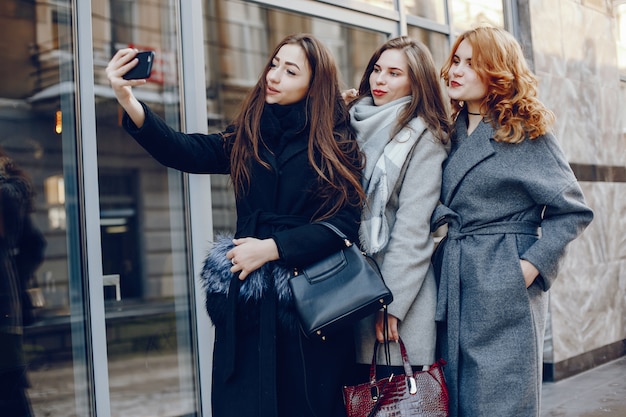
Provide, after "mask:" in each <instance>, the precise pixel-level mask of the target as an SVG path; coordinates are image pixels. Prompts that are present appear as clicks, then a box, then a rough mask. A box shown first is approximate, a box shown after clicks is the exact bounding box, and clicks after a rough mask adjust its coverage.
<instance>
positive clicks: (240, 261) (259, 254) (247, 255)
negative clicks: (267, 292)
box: [226, 237, 279, 281]
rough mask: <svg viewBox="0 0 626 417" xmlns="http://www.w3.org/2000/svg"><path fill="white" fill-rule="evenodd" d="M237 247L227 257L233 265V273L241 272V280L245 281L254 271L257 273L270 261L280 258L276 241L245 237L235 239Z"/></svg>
mask: <svg viewBox="0 0 626 417" xmlns="http://www.w3.org/2000/svg"><path fill="white" fill-rule="evenodd" d="M233 243H234V244H235V247H234V248H232V249H231V250H229V251H228V252H227V253H226V257H227V258H228V259H230V261H231V263H232V264H233V266H232V268H230V270H231V272H233V273H235V272H239V279H240V280H241V281H243V280H245V279H246V277H247V276H248V275H249V274H250V273H251V272H253V271H256V270H257V269H259V268H260V267H262V266H263V265H264V264H265V263H267V262H269V261H275V260H277V259H278V258H279V255H278V247H277V246H276V242H274V239H271V238H269V239H256V238H252V237H244V238H241V239H233Z"/></svg>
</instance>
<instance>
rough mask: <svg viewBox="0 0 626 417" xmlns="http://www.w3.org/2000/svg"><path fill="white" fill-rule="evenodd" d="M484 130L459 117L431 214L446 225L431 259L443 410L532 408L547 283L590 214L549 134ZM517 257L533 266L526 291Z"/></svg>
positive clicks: (525, 414) (484, 415) (500, 412)
mask: <svg viewBox="0 0 626 417" xmlns="http://www.w3.org/2000/svg"><path fill="white" fill-rule="evenodd" d="M493 135H494V130H493V128H492V127H491V125H490V124H489V123H487V122H484V121H483V122H481V123H480V124H479V125H478V127H477V128H476V130H475V131H474V132H473V133H472V134H471V136H469V137H467V128H466V117H465V115H464V114H461V115H460V116H459V117H458V119H457V122H456V136H455V138H454V139H455V140H454V141H453V148H452V152H451V154H450V157H449V158H448V160H447V161H446V163H445V164H444V171H443V183H442V193H441V201H442V205H440V206H439V207H438V208H437V210H436V211H435V213H434V214H433V228H434V227H437V226H439V225H441V224H443V223H447V224H448V235H447V237H446V238H445V239H444V241H443V242H442V243H441V245H440V246H439V247H438V248H437V251H436V253H435V257H434V261H435V262H434V264H435V268H436V270H437V274H438V277H439V281H440V286H439V294H438V302H437V320H438V321H439V322H440V323H441V327H440V330H441V333H440V338H441V342H442V356H443V358H444V359H445V360H446V361H448V364H447V366H446V367H445V368H444V370H445V374H446V380H447V383H448V387H449V389H450V416H451V417H455V416H481V417H489V416H493V417H502V416H516V417H530V416H539V408H540V398H541V379H542V375H541V372H542V346H543V336H544V330H545V321H546V314H547V301H548V297H547V290H548V289H549V288H550V286H551V285H552V283H553V282H554V280H555V278H556V276H557V272H558V264H559V261H560V260H561V259H562V257H563V255H564V252H565V249H566V246H567V244H568V243H569V242H570V241H572V240H573V239H574V238H576V237H577V236H578V235H579V234H580V233H581V232H582V231H583V229H584V228H585V227H586V226H587V225H588V224H589V223H590V222H591V220H592V217H593V213H592V211H591V210H590V209H589V208H588V207H587V206H586V204H585V201H584V198H583V195H582V191H581V189H580V187H579V185H578V183H577V181H576V178H575V177H574V174H573V173H572V171H571V169H570V167H569V165H568V163H567V160H566V158H565V156H564V154H563V152H562V150H561V148H560V147H559V145H558V143H557V141H556V139H555V138H554V136H552V135H550V134H547V135H544V136H541V137H539V138H537V139H534V140H528V139H527V140H525V141H523V142H522V143H519V144H508V143H501V142H495V141H494V140H493ZM520 259H526V260H528V261H529V262H530V263H532V264H533V265H534V266H535V267H537V269H538V270H539V272H540V276H539V277H538V278H537V279H536V280H535V282H534V283H533V284H532V285H531V286H530V288H528V289H526V287H525V283H524V279H523V275H522V271H521V268H520Z"/></svg>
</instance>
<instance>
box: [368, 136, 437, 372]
mask: <svg viewBox="0 0 626 417" xmlns="http://www.w3.org/2000/svg"><path fill="white" fill-rule="evenodd" d="M383 140H386V139H385V138H383ZM447 155H448V152H447V149H446V147H445V146H444V145H443V144H442V143H441V142H440V141H438V140H437V139H435V137H434V136H433V134H432V133H431V132H430V131H426V132H425V133H424V135H423V136H422V137H421V139H420V140H419V142H418V143H417V144H416V145H415V147H414V149H413V152H412V153H411V154H409V156H408V158H407V161H406V162H405V164H404V166H403V170H405V174H404V176H400V178H399V179H398V181H397V183H396V187H395V188H394V189H393V191H392V193H391V197H390V199H389V202H388V203H387V206H386V216H387V219H388V221H389V229H390V238H389V242H388V243H387V246H386V247H385V249H383V250H382V251H381V252H378V253H377V254H376V256H375V259H376V260H377V262H378V264H379V265H380V267H381V270H382V274H383V277H384V279H385V282H386V283H387V286H388V287H389V288H390V289H391V292H392V293H393V298H394V300H393V302H392V303H391V304H390V305H389V313H390V314H392V315H394V316H396V317H397V318H398V319H399V320H400V323H399V333H400V337H401V338H402V340H403V341H404V342H405V345H406V348H407V352H408V355H409V359H410V361H411V364H412V365H416V366H417V365H430V364H432V363H433V362H434V360H435V342H436V325H435V305H436V299H437V288H436V284H435V275H434V271H433V268H432V265H431V262H430V259H431V256H432V253H433V249H434V242H433V238H432V236H431V233H430V228H429V223H430V217H431V214H432V212H433V210H434V209H435V207H436V206H437V203H438V201H439V192H440V188H441V170H442V162H443V161H444V160H445V158H446V157H447ZM374 325H375V316H371V317H368V318H366V319H365V320H363V321H362V322H361V323H359V325H358V328H357V362H358V363H365V364H369V363H371V361H372V354H373V348H374V342H375V340H376V333H375V327H374ZM382 350H383V349H379V358H378V361H379V363H381V364H383V363H384V362H382V360H383V358H384V355H382V352H381V351H382ZM391 353H392V358H391V359H392V364H393V365H402V360H401V357H400V353H399V349H391Z"/></svg>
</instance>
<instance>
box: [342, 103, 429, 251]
mask: <svg viewBox="0 0 626 417" xmlns="http://www.w3.org/2000/svg"><path fill="white" fill-rule="evenodd" d="M410 101H411V97H409V96H407V97H402V98H400V99H397V100H394V101H392V102H390V103H387V104H384V105H382V106H375V105H374V102H373V99H372V98H371V97H365V98H363V99H361V100H360V101H359V102H358V103H357V104H356V105H355V106H353V107H352V108H351V109H350V116H351V124H352V126H353V127H354V128H355V130H356V132H357V141H358V143H359V146H360V147H361V150H362V151H363V152H364V153H365V157H366V164H365V170H364V173H363V188H364V189H365V193H366V194H367V205H366V207H365V208H364V209H363V213H362V215H361V227H360V229H359V237H360V241H361V248H362V249H363V250H364V251H366V252H367V253H370V254H373V253H377V252H380V251H381V250H382V249H384V247H385V246H386V245H387V242H388V241H389V233H390V231H389V224H388V221H387V217H386V215H385V207H386V206H387V202H388V201H389V197H390V195H391V192H392V190H393V189H394V188H395V185H396V182H397V181H398V179H399V176H400V173H401V172H402V166H403V165H404V163H405V161H406V159H407V156H408V155H409V154H410V152H411V150H412V149H413V147H414V145H415V144H416V143H417V141H418V140H419V138H420V136H421V134H422V132H423V131H424V130H425V129H426V124H425V123H424V121H423V120H422V119H421V118H419V117H418V118H415V119H413V120H411V122H410V123H409V125H408V126H405V127H404V128H403V129H402V130H401V131H400V132H398V133H397V134H396V135H395V136H394V137H393V138H390V135H391V130H392V129H393V127H394V126H395V123H396V122H397V119H398V115H399V113H400V112H401V111H402V110H403V109H404V107H405V106H406V105H408V103H409V102H410Z"/></svg>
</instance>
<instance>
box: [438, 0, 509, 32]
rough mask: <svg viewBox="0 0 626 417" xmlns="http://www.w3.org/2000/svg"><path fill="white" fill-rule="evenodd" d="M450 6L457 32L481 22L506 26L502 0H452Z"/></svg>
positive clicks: (453, 24) (453, 26)
mask: <svg viewBox="0 0 626 417" xmlns="http://www.w3.org/2000/svg"><path fill="white" fill-rule="evenodd" d="M449 7H450V14H451V16H452V17H451V20H452V22H451V23H452V28H453V30H454V31H455V32H456V33H461V32H464V31H466V30H468V29H471V28H473V27H476V26H478V25H481V24H488V25H492V26H497V27H501V28H503V27H504V11H503V8H502V7H503V6H502V0H450V2H449Z"/></svg>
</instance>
